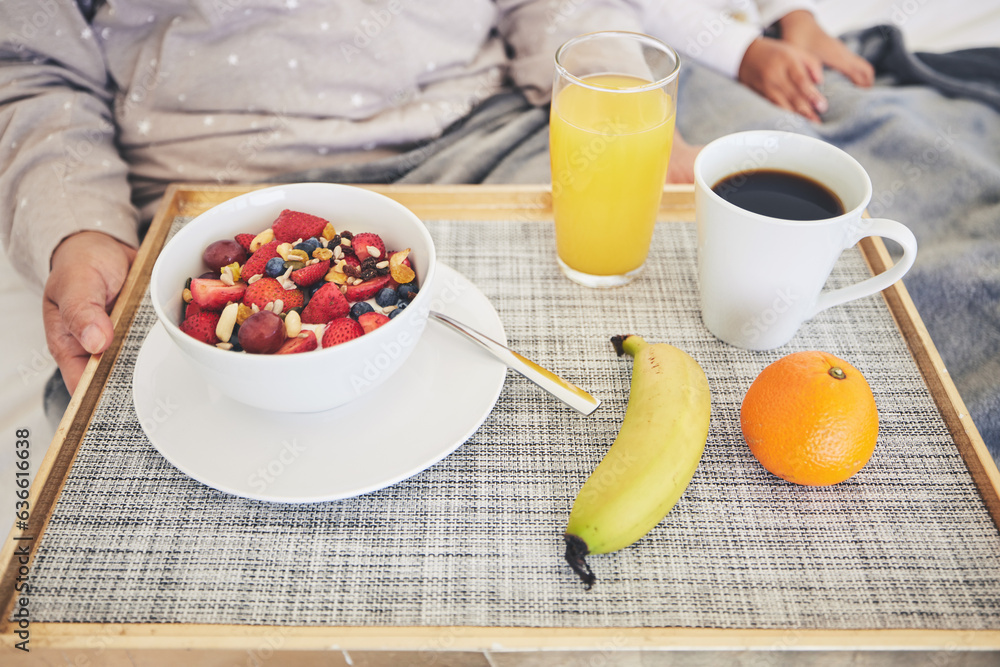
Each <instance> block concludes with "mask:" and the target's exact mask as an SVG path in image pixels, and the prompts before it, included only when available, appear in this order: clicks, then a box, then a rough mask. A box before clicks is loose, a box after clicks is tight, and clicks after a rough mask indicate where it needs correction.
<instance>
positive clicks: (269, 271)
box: [264, 257, 285, 278]
mask: <svg viewBox="0 0 1000 667" xmlns="http://www.w3.org/2000/svg"><path fill="white" fill-rule="evenodd" d="M284 272H285V260H283V259H281V258H280V257H272V258H271V259H269V260H267V264H265V265H264V275H266V276H270V277H272V278H276V277H278V276H280V275H281V274H282V273H284Z"/></svg>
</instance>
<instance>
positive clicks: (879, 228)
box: [809, 218, 917, 317]
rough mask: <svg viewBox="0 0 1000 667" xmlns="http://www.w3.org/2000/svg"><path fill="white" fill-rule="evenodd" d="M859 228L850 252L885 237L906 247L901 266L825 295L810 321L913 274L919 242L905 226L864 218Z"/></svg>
mask: <svg viewBox="0 0 1000 667" xmlns="http://www.w3.org/2000/svg"><path fill="white" fill-rule="evenodd" d="M860 226H861V227H862V229H860V230H858V233H857V235H856V236H855V238H854V240H853V241H851V243H850V244H849V245H848V246H847V247H848V248H850V247H851V246H853V245H854V244H855V243H857V242H858V241H860V240H861V239H863V238H865V237H868V236H882V237H885V238H887V239H892V240H893V241H895V242H896V243H898V244H899V245H901V246H902V247H903V256H902V257H900V258H899V261H898V262H896V263H895V264H893V265H892V266H891V267H889V268H888V269H886V270H885V271H883V272H882V273H880V274H878V275H877V276H872V277H871V278H868V279H867V280H862V281H861V282H860V283H856V284H854V285H849V286H847V287H841V288H840V289H835V290H831V291H829V292H823V293H822V294H820V295H819V298H818V299H816V306H815V307H814V309H813V312H812V315H810V316H809V317H812V316H813V315H816V314H818V313H820V312H822V311H824V310H826V309H827V308H832V307H833V306H839V305H840V304H842V303H847V302H848V301H854V300H855V299H860V298H861V297H865V296H868V295H870V294H874V293H875V292H880V291H882V290H884V289H885V288H886V287H889V286H890V285H892V284H893V283H895V282H896V281H897V280H899V279H900V278H902V277H903V275H904V274H905V273H906V272H907V271H909V270H910V267H911V266H913V261H914V260H915V259H916V258H917V239H916V237H915V236H913V232H911V231H910V229H909V228H908V227H907V226H906V225H903V224H902V223H899V222H896V221H895V220H886V219H884V218H863V219H862V220H861V221H860Z"/></svg>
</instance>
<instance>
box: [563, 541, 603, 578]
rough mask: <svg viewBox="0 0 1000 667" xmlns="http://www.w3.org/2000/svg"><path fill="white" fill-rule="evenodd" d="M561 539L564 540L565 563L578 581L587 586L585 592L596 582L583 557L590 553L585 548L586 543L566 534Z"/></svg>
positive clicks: (588, 549)
mask: <svg viewBox="0 0 1000 667" xmlns="http://www.w3.org/2000/svg"><path fill="white" fill-rule="evenodd" d="M563 539H565V540H566V562H567V563H569V566H570V567H571V568H573V571H574V572H576V574H577V576H578V577H580V581H582V582H583V583H585V584H587V590H588V591H589V590H590V589H591V587H593V585H594V582H595V581H597V577H596V576H594V573H593V571H592V570H591V569H590V566H589V565H587V561H586V559H585V558H584V556H586V555H587V554H588V553H590V548H589V547H587V543H586V542H584V541H583V540H582V539H581V538H579V537H577V536H576V535H570V534H569V533H566V534H565V535H563Z"/></svg>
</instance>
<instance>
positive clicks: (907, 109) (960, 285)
mask: <svg viewBox="0 0 1000 667" xmlns="http://www.w3.org/2000/svg"><path fill="white" fill-rule="evenodd" d="M846 39H847V41H848V43H849V44H851V45H852V46H854V47H855V48H856V49H857V50H858V51H859V52H860V53H862V54H863V55H865V56H866V57H868V58H869V59H870V60H872V61H873V63H874V64H875V65H876V70H877V73H878V77H877V80H876V84H875V86H874V87H872V88H870V89H859V88H856V87H854V86H853V85H851V84H850V82H848V81H847V80H846V79H845V78H844V77H842V76H840V75H839V74H837V73H836V72H830V71H827V72H826V75H825V83H824V85H823V89H824V93H825V94H826V95H827V97H828V98H829V100H830V109H829V111H828V112H827V113H826V114H825V115H824V117H823V122H822V123H821V124H813V123H810V122H808V121H805V120H803V119H801V118H800V117H798V116H795V115H793V114H789V113H786V112H783V111H782V110H780V109H778V108H777V107H775V106H773V105H771V104H769V103H768V102H767V101H766V100H764V99H762V98H761V97H759V96H758V95H756V94H755V93H753V92H751V91H750V90H748V89H747V88H745V87H743V86H741V85H739V84H737V83H735V82H733V81H730V80H728V79H725V78H723V77H721V76H719V75H717V74H715V73H713V72H711V71H709V70H706V69H704V68H700V67H698V66H696V65H692V64H689V63H688V64H686V68H685V70H684V71H683V72H682V76H683V78H682V83H681V91H680V94H679V104H680V115H679V120H678V122H679V127H680V129H681V130H682V132H683V133H684V135H685V137H686V138H687V139H688V140H689V141H693V142H698V143H703V142H707V141H710V140H712V139H715V138H716V137H719V136H721V135H724V134H727V133H730V132H737V131H742V130H750V129H759V128H774V129H783V130H790V131H794V132H800V133H803V134H809V135H812V136H815V137H819V138H821V139H824V140H826V141H829V142H830V143H833V144H835V145H837V146H839V147H840V148H842V149H844V150H845V151H847V152H848V153H850V154H851V155H853V156H854V157H855V159H857V160H858V161H859V162H860V163H861V164H862V165H863V166H864V167H865V169H866V170H867V171H868V173H869V174H870V175H871V178H872V184H873V189H874V196H873V198H872V203H871V205H870V207H869V211H870V213H871V214H872V215H873V216H877V217H888V218H893V219H896V220H899V221H900V222H903V223H905V224H906V225H908V226H909V227H910V228H911V229H912V230H913V232H914V234H915V235H916V236H917V240H918V242H919V244H920V249H919V252H918V257H917V261H916V264H915V265H914V267H913V269H912V270H911V271H910V273H909V274H908V275H907V276H906V278H905V279H904V283H905V284H906V287H907V289H908V290H909V292H910V295H911V296H912V297H913V300H914V302H915V303H916V306H917V308H918V310H919V311H920V314H921V316H922V317H923V320H924V322H925V323H926V325H927V328H928V329H929V330H930V333H931V337H932V338H933V340H934V343H935V345H936V346H937V348H938V351H939V352H940V353H941V356H942V357H943V359H944V361H945V364H946V365H947V367H948V371H949V373H950V374H951V375H952V378H953V379H954V381H955V384H956V385H957V386H958V389H959V392H960V394H961V395H962V398H963V400H964V401H965V403H966V405H967V407H968V408H969V411H970V413H971V414H972V417H973V420H974V421H975V423H976V425H977V426H978V428H979V431H980V433H981V434H982V436H983V438H984V440H985V441H986V444H987V446H988V447H989V449H990V452H991V453H992V454H993V457H994V459H995V460H998V461H1000V113H998V111H1000V103H998V102H1000V49H976V50H973V51H965V52H957V53H954V54H948V55H947V56H937V55H933V54H910V53H907V52H906V49H905V46H904V44H903V41H902V38H901V36H900V35H899V33H898V31H896V30H895V29H894V28H885V27H880V28H875V29H871V30H867V31H864V32H862V33H858V34H855V35H850V36H848V37H847V38H846ZM887 244H888V243H887Z"/></svg>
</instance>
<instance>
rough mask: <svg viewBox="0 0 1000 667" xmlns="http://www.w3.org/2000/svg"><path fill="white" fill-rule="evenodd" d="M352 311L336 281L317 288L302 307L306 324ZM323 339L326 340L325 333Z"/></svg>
mask: <svg viewBox="0 0 1000 667" xmlns="http://www.w3.org/2000/svg"><path fill="white" fill-rule="evenodd" d="M257 282H260V281H257ZM350 311H351V304H349V303H347V299H345V298H344V295H343V294H341V293H340V287H338V286H337V285H335V284H334V283H326V284H325V285H323V286H322V287H320V288H319V289H318V290H316V293H315V294H313V295H312V298H311V299H309V303H307V304H306V307H305V308H303V309H302V321H303V322H305V323H306V324H326V323H327V322H329V321H330V320H335V319H337V318H338V317H344V316H345V315H347V313H349V312H350ZM323 340H326V336H325V335H324V336H323ZM324 347H325V346H324Z"/></svg>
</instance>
